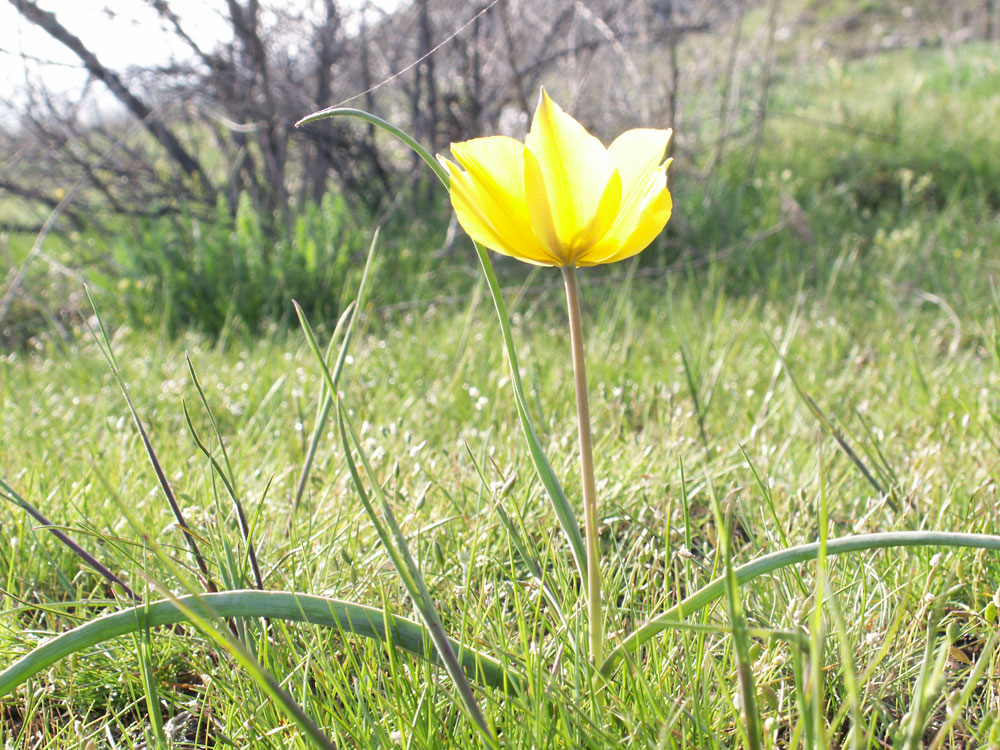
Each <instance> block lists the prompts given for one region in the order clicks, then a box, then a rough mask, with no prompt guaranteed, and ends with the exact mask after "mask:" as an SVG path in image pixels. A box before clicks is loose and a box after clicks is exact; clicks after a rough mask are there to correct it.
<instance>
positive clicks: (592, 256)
mask: <svg viewBox="0 0 1000 750" xmlns="http://www.w3.org/2000/svg"><path fill="white" fill-rule="evenodd" d="M670 133H671V131H669V130H652V129H647V128H639V129H636V130H629V131H627V132H626V133H623V134H622V135H620V136H618V138H616V139H615V141H614V143H612V144H611V147H610V148H609V152H610V153H611V156H612V158H614V159H615V162H616V168H617V169H618V171H619V173H621V175H622V183H623V192H622V201H621V208H620V209H619V211H618V218H617V220H616V221H615V224H614V226H613V227H611V229H610V230H609V231H608V233H607V234H606V235H605V236H604V237H603V238H601V240H600V241H599V242H596V243H594V245H592V246H591V248H590V250H589V252H587V253H586V254H585V255H584V256H583V257H582V258H581V261H580V263H581V265H596V264H598V263H610V262H612V261H611V259H612V258H618V256H619V253H620V251H621V250H622V249H623V248H624V247H625V246H626V244H628V245H629V246H630V247H631V246H632V245H633V243H634V242H635V239H634V238H632V235H633V233H635V232H636V230H637V228H638V227H639V226H640V225H641V224H645V223H646V222H647V221H649V218H648V216H645V215H644V214H650V212H652V214H656V213H657V210H656V209H655V208H650V204H651V202H652V201H653V199H654V197H656V196H659V193H660V192H661V191H663V190H666V176H665V172H666V169H667V167H669V166H670V162H671V161H673V160H672V159H668V160H667V161H666V162H664V163H663V164H662V165H661V164H660V160H661V159H662V158H663V153H664V151H665V150H666V147H667V142H668V141H669V139H670ZM664 200H666V199H664V198H662V197H660V198H659V201H658V202H657V203H656V204H655V205H657V206H660V207H661V208H660V209H659V210H660V211H662V210H663V209H662V203H663V201H664ZM669 218H670V213H669V207H668V208H667V214H666V218H665V219H664V222H663V223H664V224H666V220H667V219H669ZM654 223H655V222H654ZM662 228H663V227H662V226H661V227H660V230H662ZM660 230H657V231H660ZM637 236H641V233H640V234H639V235H637ZM654 237H655V235H654ZM652 240H653V238H652V237H651V238H650V239H649V240H648V241H647V242H646V243H645V244H643V245H642V247H640V248H639V250H641V249H643V248H645V247H646V245H648V244H649V243H650V242H652ZM639 250H636V251H635V252H639ZM628 255H634V253H628V254H627V255H625V256H623V257H628Z"/></svg>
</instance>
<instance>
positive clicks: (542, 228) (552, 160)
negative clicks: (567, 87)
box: [524, 89, 621, 262]
mask: <svg viewBox="0 0 1000 750" xmlns="http://www.w3.org/2000/svg"><path fill="white" fill-rule="evenodd" d="M524 145H525V147H526V149H527V151H528V152H530V154H531V156H533V157H534V159H535V160H536V161H535V163H534V164H532V163H531V157H530V156H527V155H526V156H525V161H526V165H525V177H526V181H527V187H526V189H527V193H528V198H530V200H529V210H530V215H531V220H532V227H533V229H534V231H535V233H536V234H537V235H538V237H539V238H541V239H542V240H543V241H544V242H545V244H546V245H547V246H548V248H549V251H550V252H553V253H554V252H555V251H559V255H558V257H559V258H560V259H561V260H563V262H570V261H571V260H572V259H573V258H575V257H576V256H577V255H578V254H579V253H581V252H584V251H586V249H587V248H588V247H589V245H590V244H592V243H593V242H595V241H597V240H599V239H600V238H601V237H602V236H603V235H604V234H605V233H606V232H607V231H608V229H609V228H610V227H611V225H612V224H613V223H614V219H615V216H617V212H618V203H619V202H620V200H621V184H620V179H621V178H620V177H619V178H617V180H616V179H614V176H615V167H614V162H613V161H612V159H611V156H610V154H608V151H607V149H606V148H604V146H603V144H602V143H601V142H600V141H599V140H598V139H597V138H595V137H594V136H592V135H591V134H590V133H588V132H587V130H586V129H585V128H584V127H583V126H582V125H581V124H580V123H578V122H577V121H576V120H574V119H573V118H572V117H570V116H569V115H568V114H566V113H565V112H563V110H562V109H560V108H559V106H558V105H557V104H556V103H555V102H553V101H552V100H551V99H550V98H549V95H548V93H546V91H545V89H542V93H541V98H540V100H539V103H538V108H537V109H536V110H535V116H534V119H533V120H532V122H531V130H530V131H529V133H528V137H527V138H526V139H525V141H524ZM536 167H537V169H536ZM609 183H617V184H609ZM542 196H544V197H545V202H544V203H542V202H541V197H542Z"/></svg>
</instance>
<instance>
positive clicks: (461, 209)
mask: <svg viewBox="0 0 1000 750" xmlns="http://www.w3.org/2000/svg"><path fill="white" fill-rule="evenodd" d="M451 151H452V154H453V155H454V156H455V158H456V160H457V161H458V163H459V164H460V165H461V166H462V167H463V168H464V169H465V171H464V172H462V171H461V170H459V169H458V168H457V167H456V166H455V165H454V164H451V163H450V162H448V161H447V160H443V161H444V164H445V166H446V167H447V169H448V172H449V174H450V175H451V191H450V192H451V198H452V206H453V207H454V208H455V214H456V216H457V217H458V222H459V224H461V225H462V228H463V229H464V230H465V231H466V232H467V233H468V234H469V236H470V237H472V238H473V239H474V240H476V241H477V242H479V243H481V244H483V245H485V246H486V247H488V248H490V249H492V250H495V251H496V252H498V253H501V254H503V255H509V256H511V257H514V258H518V259H520V260H524V261H527V262H529V263H534V264H536V265H558V261H557V260H556V259H555V258H553V257H552V255H551V254H550V253H549V252H548V250H547V249H546V248H545V246H544V245H543V244H542V243H541V242H540V241H539V240H538V238H537V237H536V236H535V234H534V232H533V231H532V229H531V219H530V217H529V215H528V207H527V204H526V202H525V195H524V146H523V145H522V144H521V143H520V142H518V141H516V140H514V139H513V138H506V137H504V136H491V137H488V138H475V139H473V140H471V141H465V142H462V143H454V144H452V147H451Z"/></svg>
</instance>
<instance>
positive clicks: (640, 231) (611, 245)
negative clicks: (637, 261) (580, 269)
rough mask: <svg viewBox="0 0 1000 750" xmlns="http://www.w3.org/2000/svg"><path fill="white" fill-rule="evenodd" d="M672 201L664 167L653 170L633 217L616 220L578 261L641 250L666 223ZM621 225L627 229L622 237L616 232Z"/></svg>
mask: <svg viewBox="0 0 1000 750" xmlns="http://www.w3.org/2000/svg"><path fill="white" fill-rule="evenodd" d="M664 169H665V168H664ZM673 205H674V204H673V199H672V198H671V197H670V191H669V190H668V189H667V176H666V173H665V171H660V172H657V173H655V174H654V175H653V179H652V180H651V185H650V191H649V192H648V193H647V194H646V196H645V198H644V199H643V200H642V202H641V206H640V208H639V210H638V212H637V213H636V215H635V216H634V219H633V220H632V221H630V222H629V223H628V224H616V225H615V229H614V230H613V231H612V232H610V233H609V235H608V237H606V238H605V239H604V240H601V242H600V243H599V244H598V245H597V246H595V247H594V251H593V252H592V253H588V254H587V255H585V256H584V257H582V258H580V259H579V261H578V263H579V265H581V266H593V265H597V264H599V263H614V262H616V261H619V260H624V259H625V258H630V257H632V256H633V255H635V254H637V253H639V252H642V251H643V250H645V249H646V247H648V246H649V243H651V242H652V241H653V240H655V239H656V237H657V235H658V234H659V233H660V232H662V231H663V227H665V226H666V225H667V222H668V221H669V220H670V214H671V212H672V211H673ZM625 229H627V230H631V231H629V232H628V234H627V235H625V236H624V237H619V236H616V235H617V234H618V233H619V232H620V231H622V230H625Z"/></svg>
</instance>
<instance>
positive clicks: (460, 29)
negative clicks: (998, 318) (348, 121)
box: [333, 0, 500, 107]
mask: <svg viewBox="0 0 1000 750" xmlns="http://www.w3.org/2000/svg"><path fill="white" fill-rule="evenodd" d="M499 2H500V0H492V2H491V3H490V4H489V5H487V6H486V7H485V8H483V9H482V10H481V11H479V12H478V13H476V15H474V16H473V17H472V18H470V19H469V20H468V21H466V22H465V23H463V24H462V25H461V26H459V27H458V28H457V29H455V30H454V31H453V32H451V34H449V35H448V36H447V37H445V38H444V39H443V40H442V41H441V42H440V43H438V44H437V45H436V46H435V47H434V48H433V49H430V50H428V51H427V52H425V53H424V54H423V55H421V56H420V57H418V58H417V59H416V60H414V61H413V62H411V63H410V64H409V65H407V66H406V67H405V68H402V69H400V70H397V71H396V72H395V73H393V74H392V75H391V76H389V77H388V78H386V79H384V80H381V81H379V82H378V83H376V84H375V85H374V86H372V87H371V88H369V89H366V90H365V91H362V92H361V93H360V94H355V95H354V96H350V97H348V98H347V99H344V101H342V102H338V103H337V104H334V105H333V106H334V107H343V106H344V105H345V104H349V103H350V102H353V101H354V100H355V99H360V98H361V97H362V96H365V95H366V94H370V93H372V92H373V91H376V90H378V89H380V88H382V87H383V86H385V85H386V84H387V83H391V82H392V81H394V80H396V79H397V78H399V77H400V76H401V75H403V74H405V73H408V72H409V71H411V70H413V69H414V68H415V67H417V66H418V65H420V63H422V62H423V61H424V60H426V59H427V58H428V57H430V56H431V55H433V54H434V53H435V52H437V51H438V50H439V49H441V48H442V47H444V46H445V45H446V44H448V42H450V41H451V40H452V39H454V38H455V37H457V36H458V35H459V34H461V33H462V32H463V31H465V30H466V29H467V28H469V27H470V26H471V25H472V24H474V23H475V22H476V21H477V20H479V18H480V17H481V16H484V15H486V14H487V13H488V12H489V11H490V10H492V9H493V6H495V5H497V4H498V3H499Z"/></svg>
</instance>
